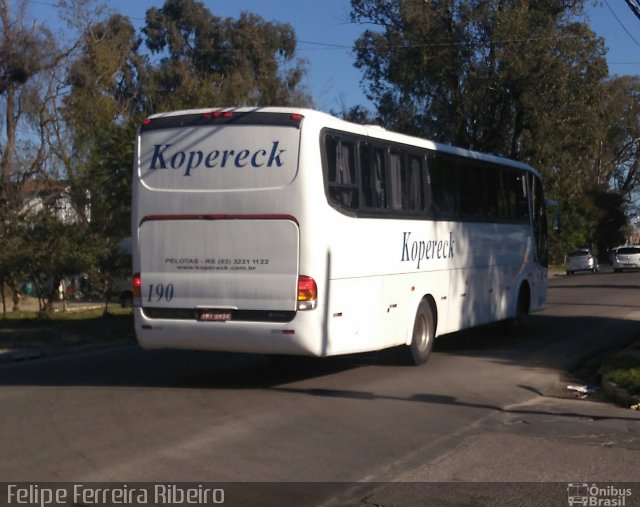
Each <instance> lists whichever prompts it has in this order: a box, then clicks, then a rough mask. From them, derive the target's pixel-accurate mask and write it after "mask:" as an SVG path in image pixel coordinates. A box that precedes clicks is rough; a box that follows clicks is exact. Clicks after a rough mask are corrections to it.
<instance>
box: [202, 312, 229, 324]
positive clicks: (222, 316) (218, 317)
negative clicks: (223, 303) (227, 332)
mask: <svg viewBox="0 0 640 507" xmlns="http://www.w3.org/2000/svg"><path fill="white" fill-rule="evenodd" d="M198 320H202V321H205V322H227V321H228V320H231V311H230V310H200V312H199V313H198Z"/></svg>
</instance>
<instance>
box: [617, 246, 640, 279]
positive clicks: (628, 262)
mask: <svg viewBox="0 0 640 507" xmlns="http://www.w3.org/2000/svg"><path fill="white" fill-rule="evenodd" d="M623 269H640V246H623V247H620V248H618V249H617V250H616V254H615V256H614V257H613V272H614V273H620V272H621V271H622V270H623Z"/></svg>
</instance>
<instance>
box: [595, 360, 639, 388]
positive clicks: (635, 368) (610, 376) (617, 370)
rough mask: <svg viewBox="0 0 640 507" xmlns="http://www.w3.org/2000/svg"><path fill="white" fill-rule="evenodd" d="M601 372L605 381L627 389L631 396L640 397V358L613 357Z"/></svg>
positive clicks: (606, 362) (604, 364) (606, 361)
mask: <svg viewBox="0 0 640 507" xmlns="http://www.w3.org/2000/svg"><path fill="white" fill-rule="evenodd" d="M600 371H601V372H602V377H603V378H604V379H605V380H608V381H609V382H613V383H614V384H616V385H617V386H619V387H622V388H623V389H626V390H627V392H629V394H633V395H640V358H637V357H634V356H627V355H617V356H611V357H609V358H608V359H606V360H605V361H604V363H603V364H602V368H601V370H600Z"/></svg>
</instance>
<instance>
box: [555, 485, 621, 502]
mask: <svg viewBox="0 0 640 507" xmlns="http://www.w3.org/2000/svg"><path fill="white" fill-rule="evenodd" d="M630 496H631V488H621V487H617V486H612V485H609V486H598V485H597V484H588V483H586V482H570V483H569V484H568V485H567V501H568V503H569V505H584V506H593V507H595V506H598V507H624V506H626V505H627V503H626V501H627V498H628V497H630Z"/></svg>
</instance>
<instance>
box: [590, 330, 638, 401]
mask: <svg viewBox="0 0 640 507" xmlns="http://www.w3.org/2000/svg"><path fill="white" fill-rule="evenodd" d="M637 350H640V341H636V342H635V343H633V344H631V345H629V346H627V347H625V348H624V349H623V350H621V351H619V352H617V353H615V354H614V356H626V355H631V356H637V352H635V351H637ZM630 351H634V353H630ZM602 373H603V365H601V366H600V368H598V372H597V375H598V378H599V379H600V386H601V387H602V390H603V391H604V393H605V394H606V395H607V396H608V397H609V398H610V399H611V400H612V401H613V402H614V403H616V404H617V405H620V406H622V407H625V408H631V409H632V410H639V409H640V408H635V407H640V396H639V395H634V394H630V393H629V392H628V391H627V390H626V389H624V388H623V387H620V386H619V385H617V384H616V383H614V382H611V381H610V380H606V379H605V378H604V376H603V374H602Z"/></svg>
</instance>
